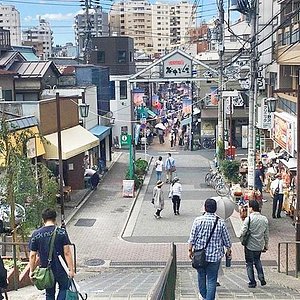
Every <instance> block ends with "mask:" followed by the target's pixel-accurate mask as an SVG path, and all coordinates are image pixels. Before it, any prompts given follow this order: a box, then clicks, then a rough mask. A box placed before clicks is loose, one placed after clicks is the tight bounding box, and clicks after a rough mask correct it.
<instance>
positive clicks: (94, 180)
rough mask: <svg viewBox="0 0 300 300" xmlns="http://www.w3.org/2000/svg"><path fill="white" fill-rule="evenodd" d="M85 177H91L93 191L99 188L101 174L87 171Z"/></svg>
mask: <svg viewBox="0 0 300 300" xmlns="http://www.w3.org/2000/svg"><path fill="white" fill-rule="evenodd" d="M84 176H89V177H90V183H91V188H92V190H95V189H97V186H98V184H99V181H100V177H99V174H98V173H97V172H96V171H95V170H93V169H86V170H85V172H84Z"/></svg>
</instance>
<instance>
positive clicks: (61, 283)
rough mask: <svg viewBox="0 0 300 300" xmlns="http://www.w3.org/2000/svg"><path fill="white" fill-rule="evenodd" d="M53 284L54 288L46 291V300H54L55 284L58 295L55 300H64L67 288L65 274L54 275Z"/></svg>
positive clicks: (67, 280) (67, 279) (67, 282)
mask: <svg viewBox="0 0 300 300" xmlns="http://www.w3.org/2000/svg"><path fill="white" fill-rule="evenodd" d="M54 278H55V284H54V287H52V288H50V289H46V300H55V287H56V283H58V295H57V297H56V300H65V299H66V292H67V289H68V288H69V278H68V276H67V275H66V274H63V275H60V276H58V275H55V274H54Z"/></svg>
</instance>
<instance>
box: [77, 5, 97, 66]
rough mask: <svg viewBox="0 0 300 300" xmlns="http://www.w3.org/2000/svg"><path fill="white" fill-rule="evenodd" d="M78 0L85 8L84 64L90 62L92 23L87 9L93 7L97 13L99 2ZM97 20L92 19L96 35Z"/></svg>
mask: <svg viewBox="0 0 300 300" xmlns="http://www.w3.org/2000/svg"><path fill="white" fill-rule="evenodd" d="M80 2H82V3H84V4H82V6H84V9H85V32H84V43H83V45H84V61H85V63H86V64H88V63H89V62H90V56H91V51H92V23H91V19H90V14H89V9H93V6H94V9H95V16H96V14H97V13H98V12H97V8H98V7H99V4H100V2H99V1H98V0H80ZM97 23H98V20H97V19H96V18H95V19H94V26H95V28H96V30H97V32H96V35H97V36H98V26H97Z"/></svg>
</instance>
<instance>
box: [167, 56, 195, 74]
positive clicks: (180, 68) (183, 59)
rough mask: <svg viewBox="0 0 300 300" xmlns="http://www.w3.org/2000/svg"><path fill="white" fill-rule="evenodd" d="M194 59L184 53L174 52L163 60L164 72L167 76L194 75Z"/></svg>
mask: <svg viewBox="0 0 300 300" xmlns="http://www.w3.org/2000/svg"><path fill="white" fill-rule="evenodd" d="M192 66H193V64H192V60H191V59H190V58H189V57H187V56H184V55H182V54H181V53H174V54H173V55H172V56H170V57H168V58H166V59H165V60H164V62H163V71H164V72H163V74H164V76H163V77H165V78H182V77H192Z"/></svg>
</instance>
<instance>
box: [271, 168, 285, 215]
mask: <svg viewBox="0 0 300 300" xmlns="http://www.w3.org/2000/svg"><path fill="white" fill-rule="evenodd" d="M270 194H271V197H272V198H273V211H272V218H273V219H276V218H281V211H282V205H283V181H282V176H281V174H280V173H278V174H277V175H276V178H275V180H273V181H272V182H271V186H270Z"/></svg>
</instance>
